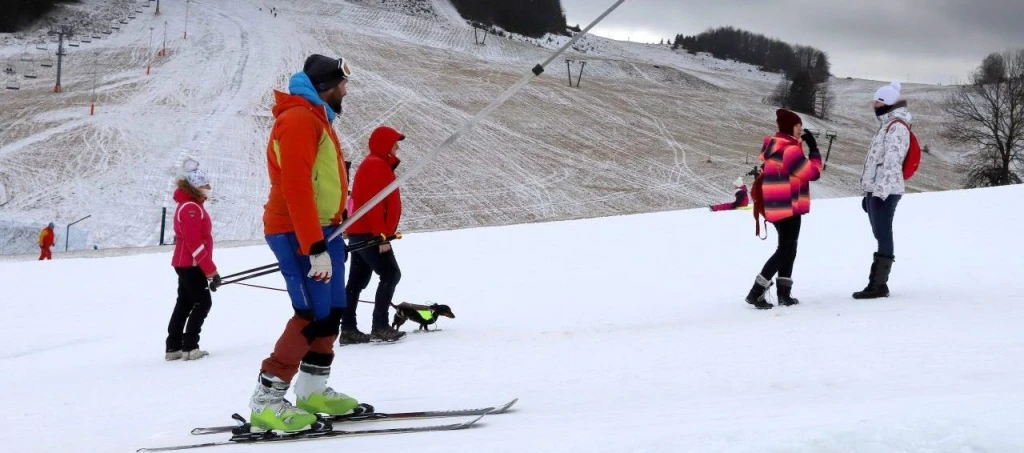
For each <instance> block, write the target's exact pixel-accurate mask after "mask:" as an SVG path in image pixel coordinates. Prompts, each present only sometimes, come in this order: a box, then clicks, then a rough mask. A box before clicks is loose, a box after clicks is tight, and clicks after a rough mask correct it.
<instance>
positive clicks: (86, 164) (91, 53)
mask: <svg viewBox="0 0 1024 453" xmlns="http://www.w3.org/2000/svg"><path fill="white" fill-rule="evenodd" d="M131 5H132V2H126V1H124V0H116V1H114V0H85V2H84V3H83V5H81V6H80V7H75V8H76V11H78V13H77V14H79V15H78V16H75V17H77V19H76V20H79V21H84V20H86V19H82V17H85V16H82V14H85V13H82V11H83V10H84V11H87V12H90V13H89V14H86V16H88V18H89V20H95V21H105V20H108V18H110V17H113V18H115V19H119V20H117V21H116V22H118V23H119V22H120V19H124V21H125V22H127V24H120V26H121V28H120V30H118V31H115V32H113V33H112V34H110V35H104V37H103V38H102V39H99V40H94V41H93V42H92V43H90V44H82V45H81V46H80V47H77V48H71V49H69V51H68V53H69V55H68V57H67V58H66V60H65V73H64V80H63V87H64V90H65V91H64V93H62V94H55V93H53V92H52V87H53V78H54V69H53V68H41V67H38V66H33V67H34V68H35V69H36V70H37V73H38V78H37V79H24V78H22V79H18V77H20V75H17V76H14V78H15V79H18V80H19V81H20V85H21V89H20V90H17V91H12V90H3V92H0V98H2V102H3V104H4V106H5V107H8V108H5V109H0V225H12V226H13V227H12V228H11V229H0V254H16V253H33V252H34V249H35V246H34V244H33V243H31V242H27V241H24V240H23V239H22V238H25V237H32V236H33V235H34V234H35V233H36V232H37V228H39V227H41V226H42V225H44V224H45V223H46V222H49V221H55V222H56V223H57V224H58V227H59V229H63V228H64V226H65V225H67V224H69V223H71V222H73V221H75V220H77V219H80V218H83V217H85V216H89V215H91V216H92V217H90V218H89V219H88V220H86V221H83V222H82V223H79V224H77V225H75V227H74V228H77V229H79V231H80V232H82V233H83V234H84V239H82V240H81V241H76V246H75V248H83V247H90V246H91V245H98V246H99V247H100V248H111V247H139V246H151V245H155V244H157V243H158V241H159V231H160V224H159V222H160V214H161V210H162V209H163V208H165V207H171V206H172V202H171V199H170V196H171V195H170V194H171V190H170V189H171V187H172V184H173V179H174V177H175V176H176V173H177V170H178V168H179V165H180V163H181V161H182V158H183V157H184V156H192V157H195V158H197V159H198V160H199V161H200V162H202V165H203V166H204V167H205V168H206V169H207V170H208V171H209V173H210V174H211V177H212V178H213V181H214V183H215V185H216V189H215V196H214V199H213V200H212V202H211V203H210V206H209V208H210V210H211V211H212V213H213V215H214V218H215V219H216V220H215V221H216V222H217V224H216V229H215V234H216V236H217V238H218V239H219V240H222V241H224V240H241V241H245V240H254V239H258V238H259V236H260V231H261V221H260V216H261V206H262V204H263V203H264V202H265V196H266V191H267V182H266V177H265V171H266V170H265V163H264V152H265V147H266V136H267V132H268V129H269V126H270V124H271V123H270V122H271V117H270V104H271V100H272V96H271V90H272V89H273V88H282V87H283V86H284V84H285V81H286V80H287V77H288V76H289V75H290V74H291V73H292V72H293V71H295V70H297V69H298V68H300V67H301V64H302V61H303V58H304V57H305V56H306V55H308V54H309V53H312V52H320V53H327V54H341V55H344V56H345V57H346V58H348V59H349V60H350V61H351V64H352V67H353V68H354V69H355V70H356V77H355V78H354V80H353V81H352V83H351V85H350V96H349V98H348V99H347V100H346V104H345V114H344V115H343V116H342V119H341V120H340V121H339V122H338V124H337V126H336V127H337V130H338V132H339V135H340V136H341V138H342V141H343V145H344V148H345V152H346V155H347V156H348V157H349V158H351V159H353V160H354V161H355V162H356V164H358V163H359V161H360V160H361V159H362V157H363V156H365V153H366V149H365V140H366V138H367V136H368V134H369V132H370V131H371V130H372V129H373V128H374V127H375V126H377V125H379V124H381V123H389V124H392V125H395V126H398V127H399V128H401V129H402V130H403V132H405V133H406V135H407V136H408V137H409V140H408V141H407V142H406V146H405V150H406V161H407V162H412V161H415V160H416V159H418V158H419V157H420V156H423V155H424V153H426V152H427V151H429V150H430V149H432V148H433V147H434V146H436V145H437V144H439V143H441V142H442V141H443V140H444V139H445V138H447V136H448V135H449V134H450V133H451V132H453V131H454V130H456V129H457V128H458V127H459V126H460V125H461V124H462V123H463V122H464V121H465V120H466V119H467V118H469V116H470V115H472V114H474V113H475V112H477V111H479V110H480V109H481V108H482V107H483V106H485V105H486V104H487V103H488V102H490V101H491V100H492V99H493V98H494V97H495V96H497V95H498V94H499V93H501V92H502V91H503V90H504V89H506V88H507V87H508V86H510V85H512V84H513V83H514V81H515V80H517V79H518V78H519V77H520V76H521V74H522V73H524V72H525V71H526V70H528V69H529V68H530V67H532V66H533V65H534V64H536V63H537V62H538V61H541V60H542V59H543V58H544V57H546V56H547V55H549V54H550V52H551V49H552V48H554V47H556V46H557V45H559V44H560V43H562V42H564V41H565V40H566V39H567V38H565V37H559V36H549V37H546V38H541V39H538V40H529V39H524V38H522V37H515V36H512V37H509V38H500V37H497V36H491V37H489V38H488V41H487V45H485V46H478V45H476V44H475V43H474V41H473V31H472V28H470V26H469V25H467V24H466V23H465V21H462V20H460V19H459V18H458V17H457V13H454V11H453V8H452V6H451V4H450V3H448V2H447V1H446V0H430V1H426V0H389V1H387V2H378V1H358V2H349V1H343V0H312V1H303V2H282V4H280V5H277V4H276V3H275V2H266V1H258V2H251V1H243V0H223V1H218V2H195V3H193V4H192V6H191V9H190V11H189V14H190V16H189V21H188V39H182V37H183V35H184V31H185V5H184V3H183V2H165V4H163V5H162V8H161V9H162V13H163V14H162V15H160V16H154V15H153V11H152V10H153V9H154V8H152V7H150V8H140V9H144V10H145V11H144V13H140V14H137V15H136V18H135V19H131V20H128V19H127V15H126V14H128V12H129V11H130V10H131V8H132V7H131ZM270 6H277V8H278V12H279V14H278V17H276V18H275V17H273V16H272V15H271V14H270V13H269V7H270ZM622 7H623V8H628V7H630V5H629V4H625V5H624V6H622ZM261 9H262V10H261ZM93 12H94V13H95V14H93ZM97 23H102V22H97ZM165 23H166V27H167V37H168V38H167V47H168V50H169V53H168V56H166V57H152V54H153V53H154V52H155V51H156V49H157V48H159V47H160V46H161V45H162V40H163V31H164V26H165ZM151 27H152V28H153V30H152V36H153V37H154V39H153V45H152V47H150V36H151V30H150V28H151ZM40 30H41V29H40ZM40 30H35V32H34V33H35V34H33V33H28V34H26V36H23V37H20V38H19V37H17V36H6V37H4V38H5V39H6V41H4V42H6V43H7V44H6V45H3V46H0V61H5V60H6V61H9V62H11V63H12V64H13V65H14V66H16V67H17V71H18V73H19V74H22V73H23V72H24V70H25V69H26V68H27V67H28V66H29V65H37V64H38V60H39V59H41V58H44V57H46V55H47V54H52V52H53V44H52V43H51V44H50V50H48V51H47V52H45V53H44V52H43V51H39V50H35V47H32V46H31V45H29V43H30V42H31V40H32V39H34V38H35V37H36V36H37V34H38V32H39V31H40ZM22 56H27V57H28V58H31V59H33V62H32V63H28V62H21V60H20V58H21V57H22ZM567 57H568V58H572V59H575V60H577V63H574V65H578V64H579V63H578V61H579V60H586V61H587V66H586V68H585V70H584V77H583V81H582V85H581V86H580V87H579V88H569V87H568V86H566V85H567V83H566V78H567V74H566V70H567V69H566V67H565V65H564V61H561V60H556V61H555V63H554V64H553V65H552V66H551V67H549V68H548V71H547V72H546V73H545V74H544V75H543V76H541V77H539V78H538V79H537V80H535V81H534V82H532V83H531V84H530V85H529V86H527V88H526V89H524V90H523V91H522V92H521V93H519V94H518V95H517V96H516V97H514V98H513V99H512V100H511V101H509V102H508V103H507V104H506V105H505V106H503V107H502V108H501V109H499V110H498V111H496V112H495V114H494V115H493V116H492V117H491V118H489V119H487V120H485V121H484V122H483V123H482V124H481V125H480V127H479V128H478V129H477V130H476V131H474V132H473V133H472V134H468V135H467V136H466V137H463V139H462V140H460V141H459V142H458V143H456V144H455V146H453V147H452V148H451V149H450V150H449V151H447V152H446V153H445V154H443V155H442V157H441V159H440V160H439V161H437V162H433V163H431V165H429V166H428V167H427V170H426V171H425V172H424V173H423V174H422V175H420V176H419V177H417V178H416V179H415V180H413V181H411V182H410V183H409V185H408V186H407V187H405V188H403V194H404V197H405V201H406V210H405V212H406V213H407V215H406V216H405V218H404V219H403V228H404V229H405V230H407V231H426V230H440V229H451V228H462V227H471V226H482V225H503V224H512V223H524V222H535V221H550V220H563V219H573V218H585V217H598V216H608V215H616V214H623V213H637V212H652V211H663V210H672V209H679V208H684V207H694V206H702V205H708V204H711V203H714V202H721V201H724V200H728V199H730V198H731V190H732V188H731V182H732V181H733V180H734V179H735V178H736V177H737V176H740V175H742V174H745V173H746V172H747V171H749V169H750V167H751V164H752V162H751V161H750V159H751V158H756V156H753V153H754V152H756V149H757V147H758V145H757V144H758V143H760V138H761V137H762V136H763V135H764V134H767V133H771V132H772V131H773V130H774V128H775V126H774V122H773V118H774V116H773V110H774V109H773V108H771V107H769V106H766V105H764V104H762V103H761V98H762V97H763V96H764V94H765V93H767V92H768V91H770V89H771V88H772V87H773V86H774V84H775V82H776V81H777V76H775V75H771V74H764V73H761V72H759V71H757V70H756V69H755V68H752V67H750V66H749V65H743V64H739V63H735V62H722V61H719V60H714V59H710V58H709V57H707V56H704V55H701V56H691V55H688V54H686V53H685V52H672V51H671V50H670V49H668V48H667V47H665V46H657V45H649V44H639V43H627V42H618V41H612V40H608V39H604V38H598V37H586V38H585V39H584V40H583V41H582V42H581V43H580V44H579V45H578V46H576V50H573V51H572V52H570V53H569V54H568V55H567ZM150 63H151V64H152V68H151V69H152V72H151V74H150V75H148V76H147V75H146V74H145V68H146V66H147V64H150ZM572 70H573V71H574V74H575V73H576V71H578V70H579V67H578V66H573V68H572ZM836 83H837V85H838V86H837V91H838V92H839V99H838V104H839V107H838V110H837V115H836V119H835V121H833V122H831V123H827V124H822V123H821V122H818V121H813V120H808V121H807V122H808V124H810V125H813V126H815V127H818V128H821V129H824V128H829V127H830V128H835V129H837V130H838V131H839V134H840V138H839V140H838V141H837V142H836V143H835V146H834V148H833V150H832V153H831V160H830V162H829V169H830V171H829V172H828V173H827V174H826V175H825V177H824V178H823V180H822V184H821V188H820V189H819V191H818V194H819V195H820V196H822V197H835V196H849V195H853V194H855V193H856V192H857V190H858V189H857V187H856V186H857V185H856V183H855V181H856V173H857V171H858V168H857V167H858V166H859V165H860V163H861V161H862V159H863V157H862V156H863V153H864V150H865V149H866V147H867V143H868V140H869V138H870V135H871V132H872V128H873V127H874V123H873V121H874V120H873V117H872V115H871V112H870V111H869V109H867V108H866V107H865V102H864V99H866V97H867V96H869V95H870V93H873V91H874V87H875V85H877V84H878V82H870V81H845V80H837V81H836ZM906 86H907V88H906V90H905V91H906V93H907V96H908V97H909V98H910V99H911V103H912V104H911V105H912V109H915V110H914V111H915V114H917V116H916V117H917V118H919V119H921V120H922V123H920V124H919V125H918V127H919V128H920V129H916V130H920V131H921V136H922V139H923V140H924V141H925V143H930V144H933V145H935V146H932V147H933V149H936V151H937V152H936V154H935V155H936V156H938V157H935V158H934V159H931V158H929V159H928V160H926V161H925V165H924V166H923V167H922V170H921V172H920V173H919V176H917V177H916V178H915V180H914V181H913V182H912V183H911V185H910V188H911V190H912V191H919V190H920V191H928V190H938V189H949V188H954V187H957V185H958V183H959V177H958V175H957V174H956V172H955V169H954V166H953V165H954V164H955V162H956V158H955V156H956V154H957V152H958V151H959V150H957V149H955V148H949V147H947V146H942V144H941V143H938V142H936V141H935V137H937V131H938V129H937V126H938V124H939V123H940V122H941V118H940V117H939V116H938V114H937V112H938V109H937V104H936V102H935V101H936V100H937V99H940V98H941V96H942V94H943V89H942V88H937V87H924V86H914V85H909V84H908V85H906ZM94 87H95V97H94V95H93V90H94ZM94 101H95V103H96V108H97V111H96V115H95V116H90V115H89V107H90V105H91V104H92V103H93V102H94ZM918 101H924V102H922V103H921V104H920V105H921V110H916V109H917V107H916V105H918V104H914V103H915V102H918ZM833 168H834V169H835V170H834V171H832V169H833ZM399 171H401V169H400V170H399ZM0 228H3V227H0ZM59 239H60V238H58V240H59Z"/></svg>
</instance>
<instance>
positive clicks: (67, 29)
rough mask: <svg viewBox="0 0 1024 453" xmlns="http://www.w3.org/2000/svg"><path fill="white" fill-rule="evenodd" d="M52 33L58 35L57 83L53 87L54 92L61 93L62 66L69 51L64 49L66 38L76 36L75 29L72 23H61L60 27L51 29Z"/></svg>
mask: <svg viewBox="0 0 1024 453" xmlns="http://www.w3.org/2000/svg"><path fill="white" fill-rule="evenodd" d="M50 34H51V35H56V36H57V84H56V85H55V86H54V87H53V92H54V93H60V92H61V91H63V89H62V88H61V87H60V76H61V68H62V67H63V63H64V57H65V56H67V52H65V51H64V38H69V39H70V38H71V37H72V36H75V29H74V27H72V26H70V25H61V26H60V27H58V28H54V29H51V30H50Z"/></svg>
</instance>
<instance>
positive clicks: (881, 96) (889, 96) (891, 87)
mask: <svg viewBox="0 0 1024 453" xmlns="http://www.w3.org/2000/svg"><path fill="white" fill-rule="evenodd" d="M900 88H901V85H900V83H899V82H893V83H890V84H888V85H886V86H884V87H881V88H879V89H878V90H877V91H875V100H876V101H879V102H881V103H883V104H885V105H893V104H895V103H896V102H898V101H899V100H900Z"/></svg>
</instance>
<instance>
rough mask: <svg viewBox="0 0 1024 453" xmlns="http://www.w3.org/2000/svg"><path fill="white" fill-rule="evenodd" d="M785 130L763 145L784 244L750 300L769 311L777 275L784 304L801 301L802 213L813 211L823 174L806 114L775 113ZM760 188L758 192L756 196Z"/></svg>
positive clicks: (769, 206)
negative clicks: (797, 283)
mask: <svg viewBox="0 0 1024 453" xmlns="http://www.w3.org/2000/svg"><path fill="white" fill-rule="evenodd" d="M775 115H776V123H778V125H779V132H778V133H776V134H775V136H773V137H766V138H765V139H764V146H763V147H762V149H761V156H760V158H761V161H762V162H764V164H763V166H762V174H761V176H760V177H761V178H763V179H762V181H763V185H762V190H761V193H762V197H763V203H764V214H765V219H766V220H767V221H769V222H772V224H773V225H775V229H776V230H777V231H778V235H779V245H778V248H776V249H775V253H774V254H772V256H771V258H768V261H767V262H765V263H764V267H763V268H762V269H761V273H760V274H758V275H757V278H756V279H755V280H754V286H753V287H752V288H750V292H749V293H747V297H746V301H747V303H749V304H751V305H753V306H755V307H757V308H758V309H769V308H772V307H773V305H772V304H771V303H769V302H768V301H767V300H766V297H765V296H766V294H767V293H768V288H770V287H771V279H772V277H773V276H775V274H776V273H778V275H779V278H778V280H777V283H778V285H779V286H778V289H777V295H778V296H779V305H784V306H789V305H795V304H797V303H799V300H797V299H796V298H794V297H792V295H791V292H792V289H793V278H792V276H793V263H794V262H795V261H796V248H797V240H798V239H799V238H800V216H802V215H804V214H807V213H809V212H811V191H810V187H809V182H810V181H817V180H818V178H819V177H820V176H821V166H822V164H821V153H819V152H818V144H817V142H816V141H815V140H814V136H813V135H811V133H810V132H804V131H803V121H802V120H801V119H800V116H799V115H797V114H796V113H793V112H791V111H789V110H786V109H779V110H777V111H776V112H775ZM801 133H802V134H803V136H802V138H803V142H804V143H807V147H808V148H809V149H810V154H809V156H807V157H804V150H803V148H802V147H801V141H800V138H797V137H801ZM756 195H757V192H756V190H755V196H756Z"/></svg>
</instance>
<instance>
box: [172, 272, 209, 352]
mask: <svg viewBox="0 0 1024 453" xmlns="http://www.w3.org/2000/svg"><path fill="white" fill-rule="evenodd" d="M174 271H175V272H177V273H178V301H177V302H176V303H175V304H174V312H173V313H171V321H170V322H169V323H167V352H173V351H191V350H193V349H198V348H199V332H200V331H202V330H203V321H205V320H206V315H207V314H209V313H210V306H211V305H213V300H212V299H210V289H209V284H208V283H207V281H206V274H204V273H203V270H202V269H200V268H199V267H198V266H196V267H176V268H174ZM183 331H184V334H183Z"/></svg>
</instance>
